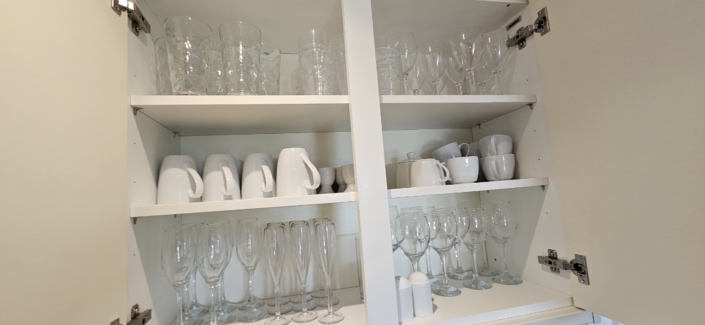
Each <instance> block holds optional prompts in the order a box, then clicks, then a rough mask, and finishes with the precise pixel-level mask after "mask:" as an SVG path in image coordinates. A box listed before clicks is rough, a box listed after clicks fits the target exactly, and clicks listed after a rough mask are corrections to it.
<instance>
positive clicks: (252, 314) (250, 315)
mask: <svg viewBox="0 0 705 325" xmlns="http://www.w3.org/2000/svg"><path fill="white" fill-rule="evenodd" d="M265 318H267V313H266V312H265V311H263V310H260V309H259V308H251V309H247V310H245V313H244V314H242V315H240V316H239V317H238V318H237V320H238V321H239V322H242V323H254V322H256V321H260V320H263V319H265Z"/></svg>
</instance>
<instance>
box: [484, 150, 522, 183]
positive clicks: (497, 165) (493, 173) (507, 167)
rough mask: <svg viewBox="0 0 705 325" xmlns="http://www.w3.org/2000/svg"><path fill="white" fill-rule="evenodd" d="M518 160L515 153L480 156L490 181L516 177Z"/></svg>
mask: <svg viewBox="0 0 705 325" xmlns="http://www.w3.org/2000/svg"><path fill="white" fill-rule="evenodd" d="M515 164H516V160H515V158H514V155H513V154H509V155H498V156H490V157H484V158H480V165H482V171H483V173H484V174H485V177H486V178H487V180H488V181H500V180H507V179H512V178H514V166H515Z"/></svg>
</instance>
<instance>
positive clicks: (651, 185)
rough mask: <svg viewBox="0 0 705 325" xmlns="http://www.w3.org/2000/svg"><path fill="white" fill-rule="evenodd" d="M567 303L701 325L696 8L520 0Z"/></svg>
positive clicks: (703, 115)
mask: <svg viewBox="0 0 705 325" xmlns="http://www.w3.org/2000/svg"><path fill="white" fill-rule="evenodd" d="M530 5H531V11H532V13H534V15H535V13H536V12H538V10H540V9H541V8H543V7H548V16H549V20H550V25H551V31H550V32H549V33H548V34H546V35H545V36H538V34H536V35H535V36H534V37H535V38H536V44H537V45H536V46H537V49H538V58H539V69H540V73H541V82H542V85H543V95H544V96H543V97H544V100H545V107H546V112H547V119H548V128H549V135H550V142H551V151H552V155H553V162H554V164H555V170H556V182H555V183H554V184H552V185H551V186H557V189H558V195H559V201H560V208H561V215H562V216H563V218H564V220H565V223H564V226H565V230H566V240H567V243H568V252H567V253H568V254H567V255H565V256H564V253H561V252H559V254H560V255H559V257H561V258H566V259H568V260H570V259H571V258H573V257H574V254H582V255H585V256H586V257H587V264H588V268H589V276H590V282H591V283H590V285H589V286H586V285H582V284H579V283H578V281H577V279H575V278H574V279H573V293H574V298H575V305H576V306H578V307H580V308H584V309H587V310H590V311H593V312H595V313H598V314H601V315H604V316H607V317H609V318H612V319H615V320H617V321H620V322H622V323H626V324H627V325H635V324H636V325H643V324H661V325H662V324H702V323H703V319H705V308H703V301H705V277H703V273H702V270H703V269H704V268H705V259H704V258H703V257H702V256H703V251H702V250H703V248H704V247H705V234H704V230H705V218H704V217H703V211H705V168H704V167H703V164H704V162H705V106H704V104H703V103H705V61H703V57H704V56H705V38H704V37H701V36H700V34H701V33H702V31H703V30H705V20H703V17H702V14H703V13H704V12H705V2H703V1H702V0H679V1H639V0H619V1H614V0H592V1H566V0H530Z"/></svg>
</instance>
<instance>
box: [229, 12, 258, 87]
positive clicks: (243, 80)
mask: <svg viewBox="0 0 705 325" xmlns="http://www.w3.org/2000/svg"><path fill="white" fill-rule="evenodd" d="M219 31H220V42H221V46H222V47H223V62H224V63H225V68H224V71H225V83H226V88H225V89H226V94H228V95H257V88H258V86H257V78H258V68H259V65H260V44H261V39H262V33H261V32H260V30H259V28H257V27H255V26H254V25H251V24H248V23H245V22H242V21H236V22H226V23H223V24H222V25H220V28H219Z"/></svg>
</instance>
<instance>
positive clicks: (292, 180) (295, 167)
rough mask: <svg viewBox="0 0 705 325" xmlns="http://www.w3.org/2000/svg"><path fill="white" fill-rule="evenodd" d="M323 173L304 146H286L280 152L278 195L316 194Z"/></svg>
mask: <svg viewBox="0 0 705 325" xmlns="http://www.w3.org/2000/svg"><path fill="white" fill-rule="evenodd" d="M320 185H321V175H320V174H319V173H318V169H317V168H316V166H314V165H313V163H311V160H310V159H309V157H308V153H307V152H306V149H304V148H286V149H284V150H282V151H281V152H280V153H279V162H278V164H277V196H278V197H285V196H305V195H312V194H316V189H317V188H318V186H320Z"/></svg>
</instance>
